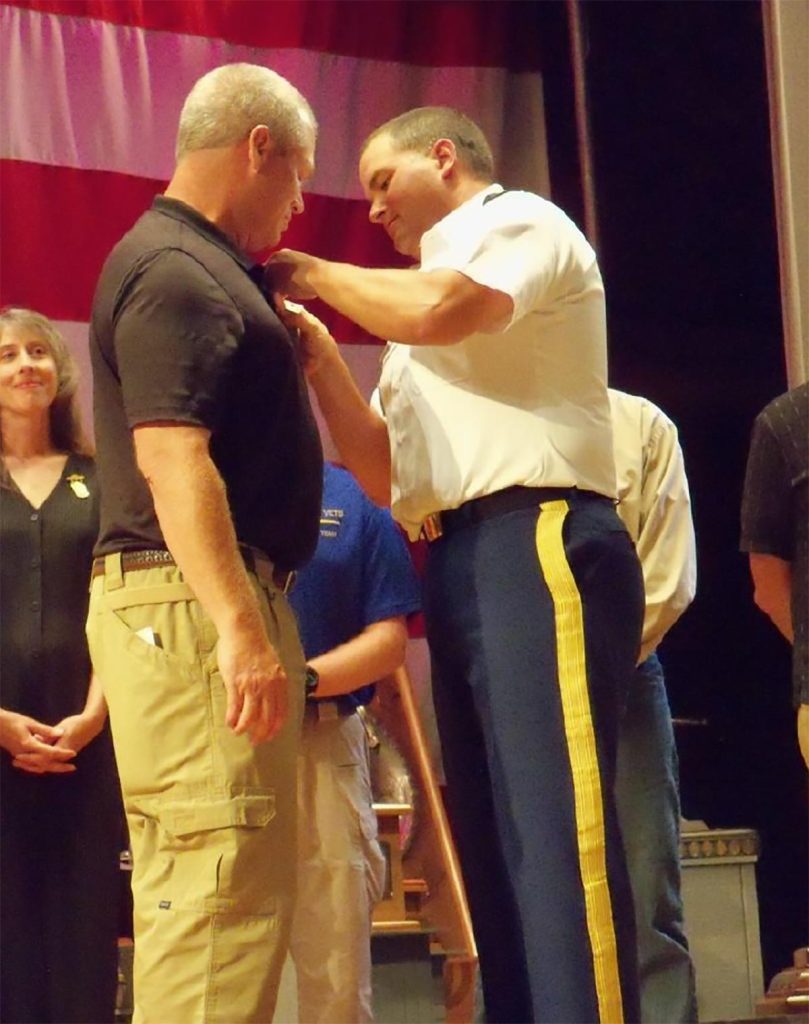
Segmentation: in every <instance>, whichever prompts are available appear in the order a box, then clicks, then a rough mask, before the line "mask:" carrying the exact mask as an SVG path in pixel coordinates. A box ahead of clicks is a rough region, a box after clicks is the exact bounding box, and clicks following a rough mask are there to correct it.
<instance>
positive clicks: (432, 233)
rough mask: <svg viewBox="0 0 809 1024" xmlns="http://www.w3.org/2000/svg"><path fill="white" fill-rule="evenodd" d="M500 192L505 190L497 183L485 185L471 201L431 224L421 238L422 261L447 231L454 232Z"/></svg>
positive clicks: (441, 240)
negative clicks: (488, 199) (489, 198)
mask: <svg viewBox="0 0 809 1024" xmlns="http://www.w3.org/2000/svg"><path fill="white" fill-rule="evenodd" d="M500 192H505V189H504V188H503V186H502V185H499V184H498V183H497V182H493V183H492V184H491V185H487V186H486V187H485V188H482V189H481V190H480V192H476V193H475V194H474V195H473V196H472V198H471V199H467V200H466V202H465V203H461V205H460V206H457V207H456V208H455V209H454V210H451V211H450V212H449V213H448V214H447V215H446V216H445V217H442V218H441V220H439V221H438V222H437V223H436V224H433V226H432V227H431V228H430V230H429V231H425V232H424V234H423V235H422V236H421V246H420V248H421V258H422V261H423V260H424V259H425V257H426V255H427V250H430V249H434V248H435V247H436V246H437V245H440V244H441V243H442V242H443V240H444V236H445V233H446V232H447V230H450V231H451V230H454V228H455V227H456V226H457V225H458V224H461V223H462V222H463V221H464V220H466V219H467V218H468V217H469V216H470V215H471V216H474V214H475V213H476V212H477V211H478V210H479V209H480V208H481V207H482V206H483V204H484V202H485V201H486V199H487V198H488V197H489V196H494V195H497V194H498V193H500Z"/></svg>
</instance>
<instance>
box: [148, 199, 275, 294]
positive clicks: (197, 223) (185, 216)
mask: <svg viewBox="0 0 809 1024" xmlns="http://www.w3.org/2000/svg"><path fill="white" fill-rule="evenodd" d="M152 209H153V210H155V211H156V212H157V213H162V214H164V215H165V216H166V217H171V218H173V219H174V220H178V221H180V222H181V223H182V224H186V225H187V226H188V227H190V228H191V229H192V230H193V231H196V232H197V234H200V235H203V236H204V237H205V238H207V239H208V241H209V242H212V243H213V244H214V245H216V246H218V247H219V248H220V249H222V250H224V251H225V252H226V253H227V254H228V256H230V257H232V258H233V259H234V260H235V261H236V262H237V263H238V264H239V266H240V267H241V268H242V269H243V270H244V271H245V272H246V273H247V274H249V275H250V277H251V278H252V279H253V281H255V283H256V284H258V285H259V287H260V286H261V282H262V280H263V275H264V268H263V267H262V266H261V265H260V264H259V263H255V262H254V261H253V260H251V259H250V257H249V256H248V255H247V254H246V253H244V252H242V250H241V249H239V248H238V247H237V246H235V245H234V244H233V242H231V240H230V239H229V238H228V236H227V235H226V234H225V233H224V231H220V230H219V228H218V227H217V226H216V225H215V224H213V223H212V222H211V221H209V220H208V219H207V217H203V215H202V214H201V213H200V212H199V210H195V209H194V207H193V206H189V205H188V204H187V203H183V202H181V201H180V200H179V199H170V198H169V197H168V196H155V197H154V200H153V201H152Z"/></svg>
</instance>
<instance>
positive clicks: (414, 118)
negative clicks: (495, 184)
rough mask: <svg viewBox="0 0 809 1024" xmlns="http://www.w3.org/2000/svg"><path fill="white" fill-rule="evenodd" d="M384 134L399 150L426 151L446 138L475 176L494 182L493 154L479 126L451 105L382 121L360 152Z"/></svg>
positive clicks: (418, 108)
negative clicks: (439, 140)
mask: <svg viewBox="0 0 809 1024" xmlns="http://www.w3.org/2000/svg"><path fill="white" fill-rule="evenodd" d="M380 135H387V136H389V138H390V139H391V141H392V142H393V144H394V145H395V146H396V148H397V149H400V150H408V151H413V152H416V153H428V152H429V151H430V148H431V147H432V145H433V143H434V142H437V141H438V139H449V140H450V141H451V142H452V143H453V144H454V145H455V150H456V152H457V154H458V159H459V161H460V163H461V164H463V166H464V167H465V168H466V169H467V170H468V171H469V173H470V174H472V175H473V177H475V178H479V179H480V180H481V181H485V182H486V183H487V184H488V183H490V182H492V181H494V157H493V156H492V150H491V146H490V145H489V143H488V141H487V139H486V136H485V135H484V134H483V131H482V129H481V128H480V127H479V125H477V124H475V122H474V121H473V120H472V119H471V118H470V117H467V116H466V114H462V113H461V112H460V110H455V109H454V108H452V107H416V108H415V109H414V110H408V111H407V112H406V113H404V114H399V116H398V117H394V118H392V119H391V120H390V121H386V122H385V123H384V124H381V125H380V126H379V127H378V128H376V129H374V131H372V132H371V134H370V135H369V136H368V138H367V139H366V140H365V142H363V144H362V149H361V150H360V153H364V152H365V150H366V149H367V148H368V146H369V145H370V143H371V142H373V140H374V139H376V138H378V137H379V136H380Z"/></svg>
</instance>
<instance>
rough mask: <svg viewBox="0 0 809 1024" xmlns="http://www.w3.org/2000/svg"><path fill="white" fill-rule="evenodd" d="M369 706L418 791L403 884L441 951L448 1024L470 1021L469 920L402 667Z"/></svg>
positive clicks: (472, 956)
mask: <svg viewBox="0 0 809 1024" xmlns="http://www.w3.org/2000/svg"><path fill="white" fill-rule="evenodd" d="M371 710H372V714H373V715H374V717H375V718H376V719H377V720H378V721H379V723H380V724H381V726H382V728H383V729H384V731H385V732H386V733H387V734H388V735H389V736H390V737H391V738H392V739H393V741H394V743H395V744H396V746H397V747H398V748H399V750H400V752H401V753H402V755H403V756H404V758H405V761H406V762H407V766H408V769H409V772H410V775H411V777H412V780H413V784H414V786H415V790H416V794H417V799H416V823H415V829H414V832H413V836H412V841H411V842H410V844H409V846H408V848H407V850H406V852H405V854H404V857H403V860H402V882H403V887H404V888H405V889H407V887H408V886H409V887H410V888H411V889H412V890H413V891H414V892H415V890H418V895H419V899H420V905H421V910H420V913H421V914H422V915H423V923H424V924H425V925H426V926H428V927H429V929H430V930H431V932H432V933H433V935H434V938H435V940H436V941H437V943H438V944H440V947H441V950H442V952H443V953H444V955H445V961H444V996H445V1006H446V1021H447V1024H470V1022H471V1021H472V1019H473V1015H474V1002H475V977H476V972H477V950H476V947H475V939H474V935H473V932H472V921H471V918H470V916H469V908H468V905H467V901H466V894H465V892H464V886H463V880H462V878H461V870H460V866H459V864H458V857H457V854H456V852H455V846H454V844H453V841H452V835H451V833H450V829H449V823H448V821H447V817H446V813H445V811H444V803H443V800H442V797H441V792H440V789H439V786H438V784H437V782H436V779H435V774H434V772H433V767H432V763H431V759H430V754H429V750H428V747H427V743H426V740H425V734H424V730H423V728H422V724H421V720H420V718H419V714H418V710H417V708H416V703H415V700H414V697H413V690H412V687H411V684H410V680H409V678H408V675H407V672H406V671H405V669H403V668H402V669H399V670H398V671H397V672H396V673H395V674H394V675H392V676H390V677H389V678H388V679H387V680H385V681H383V682H382V683H381V684H380V685H379V686H378V687H377V696H376V698H375V700H374V703H373V705H372V707H371ZM381 821H382V819H380V823H381Z"/></svg>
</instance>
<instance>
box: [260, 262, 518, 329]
mask: <svg viewBox="0 0 809 1024" xmlns="http://www.w3.org/2000/svg"><path fill="white" fill-rule="evenodd" d="M267 273H268V276H269V280H270V282H271V283H272V285H271V286H272V287H274V288H277V289H278V290H279V291H280V292H281V293H282V294H285V295H287V296H288V297H290V298H293V299H294V298H303V299H305V298H306V297H307V296H308V297H310V298H311V297H312V295H316V296H317V297H318V298H320V299H322V300H323V301H324V302H326V303H328V305H330V306H332V308H334V309H336V310H337V311H338V312H340V313H342V314H343V315H344V316H347V317H349V318H350V319H351V320H353V321H354V323H356V324H359V326H360V327H363V328H365V330H366V331H368V332H369V333H371V334H375V335H376V336H377V337H378V338H382V339H384V340H386V341H387V340H390V341H398V342H400V343H402V344H407V345H454V344H456V343H457V342H459V341H462V340H463V339H464V338H466V337H468V336H469V335H470V334H474V333H475V332H477V331H492V330H497V329H499V328H500V327H501V326H502V325H503V323H505V322H507V321H508V320H509V318H510V317H511V314H512V311H513V302H512V299H511V298H510V297H509V296H508V295H506V294H505V293H504V292H500V291H496V290H495V289H492V288H487V287H484V286H483V285H480V284H477V283H476V282H475V281H473V280H472V279H471V278H469V277H467V276H466V275H465V274H462V273H461V272H460V271H457V270H445V269H436V270H431V271H427V272H421V271H419V270H378V269H368V268H366V267H355V266H353V265H351V264H350V263H332V262H331V261H329V260H323V259H319V258H316V257H313V256H307V255H305V254H302V253H294V252H292V251H290V250H282V251H281V252H279V253H276V254H275V255H274V256H272V257H271V258H270V260H269V262H268V264H267Z"/></svg>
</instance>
